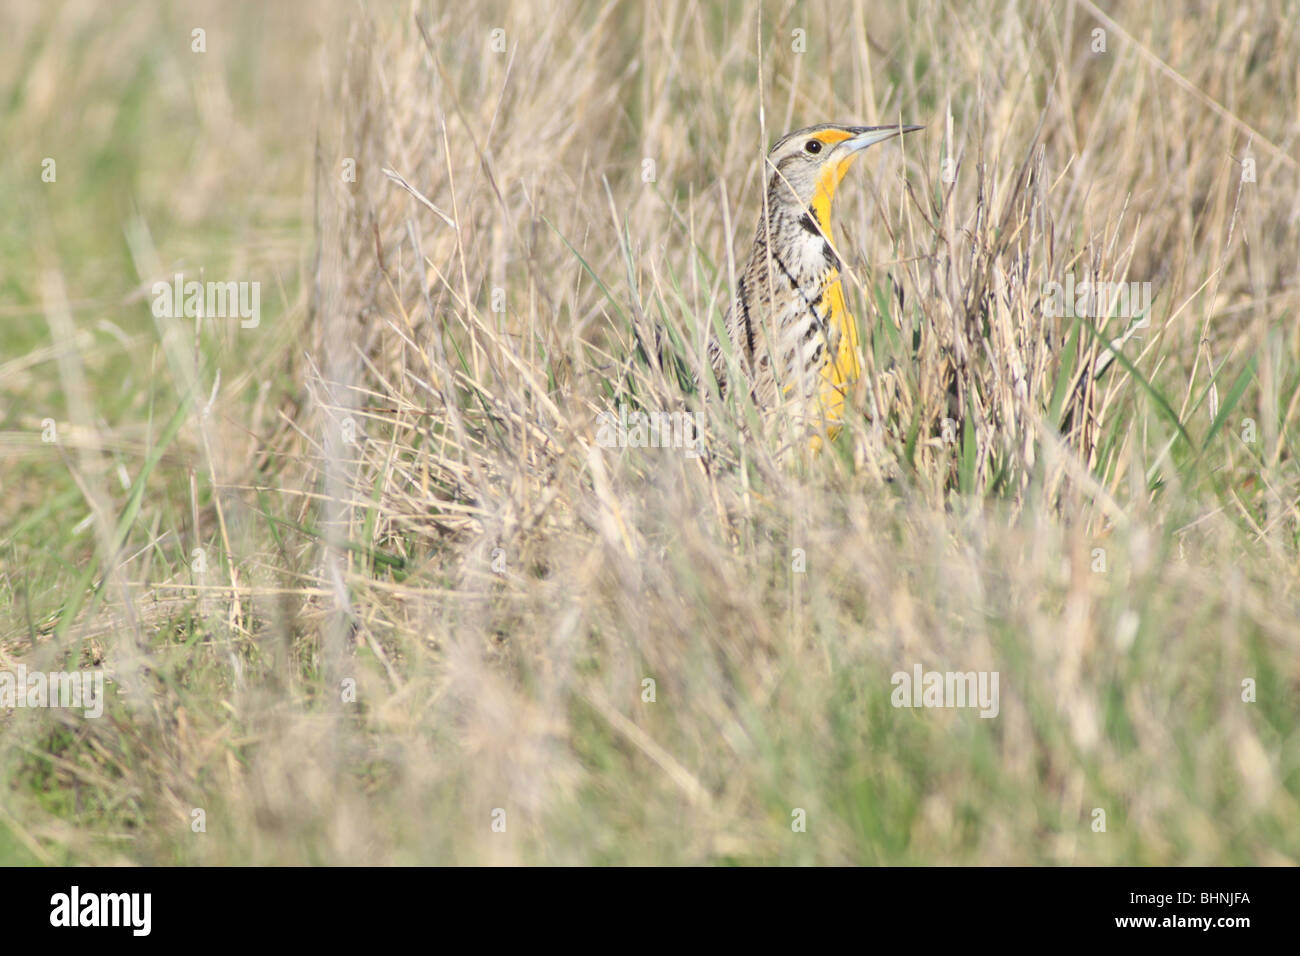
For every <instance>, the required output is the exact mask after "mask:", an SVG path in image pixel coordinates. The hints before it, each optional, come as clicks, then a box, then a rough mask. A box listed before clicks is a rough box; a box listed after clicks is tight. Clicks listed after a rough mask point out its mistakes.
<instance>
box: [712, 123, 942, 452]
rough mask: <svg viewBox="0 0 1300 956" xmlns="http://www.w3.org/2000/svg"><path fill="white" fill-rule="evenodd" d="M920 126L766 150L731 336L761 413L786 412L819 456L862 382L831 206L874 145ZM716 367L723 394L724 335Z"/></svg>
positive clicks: (829, 130)
mask: <svg viewBox="0 0 1300 956" xmlns="http://www.w3.org/2000/svg"><path fill="white" fill-rule="evenodd" d="M923 128H924V127H921V126H911V125H906V126H905V125H895V126H843V125H839V124H833V123H823V124H821V125H818V126H809V127H806V128H804V129H800V130H795V131H794V132H792V133H787V134H786V135H785V136H783V137H781V139H779V140H778V141H777V143H776V145H774V146H773V147H772V149H771V150H770V151H769V152H768V155H767V168H768V169H770V170H771V175H770V177H769V178H768V181H767V195H766V201H765V202H764V204H763V209H762V211H761V212H760V213H759V219H758V229H757V231H756V235H755V236H754V245H753V248H752V251H751V252H750V254H749V260H748V262H747V263H746V265H745V268H744V270H743V271H742V272H741V275H740V278H739V280H738V281H737V283H736V290H735V296H734V298H733V300H732V302H731V306H730V308H729V310H728V312H727V316H726V319H725V321H724V328H725V331H726V335H727V338H728V340H729V341H730V346H731V349H730V351H731V354H732V355H734V356H735V357H736V359H737V361H738V364H739V369H740V371H741V373H742V374H743V376H744V378H745V380H746V382H747V384H748V386H749V390H750V394H751V396H752V398H753V400H754V403H755V405H756V406H757V407H758V408H759V409H760V410H762V411H763V412H764V414H770V413H771V412H772V411H773V410H775V409H776V408H778V407H781V406H782V405H784V406H785V408H786V409H787V410H788V411H789V413H790V415H791V417H792V420H793V422H794V424H795V427H796V429H797V432H805V431H806V432H809V433H811V435H810V444H811V446H812V448H813V450H814V451H816V450H819V449H820V448H821V446H822V441H823V438H825V439H826V440H830V441H833V440H834V439H835V437H836V436H837V435H838V434H839V432H840V429H841V427H842V425H843V418H844V404H845V396H846V394H847V392H848V389H849V388H850V387H851V386H852V385H853V383H854V382H856V381H857V380H858V378H859V377H860V376H861V374H862V366H861V362H860V359H859V358H858V351H859V341H858V330H857V323H856V322H855V321H854V319H853V316H852V315H850V314H849V310H848V306H847V305H846V303H845V301H844V289H843V287H842V285H841V283H840V269H841V265H842V263H841V260H840V257H839V254H838V253H837V252H836V248H835V238H834V233H833V230H832V222H831V203H832V201H833V200H834V198H835V191H836V189H837V187H838V186H839V185H840V182H841V181H842V180H843V179H844V176H845V174H846V173H847V172H848V171H849V168H850V167H851V166H852V165H853V161H854V160H855V159H857V157H858V155H859V154H860V153H861V152H862V151H863V150H864V149H866V148H867V147H868V146H872V145H874V144H876V143H880V142H884V141H885V140H887V139H892V138H893V137H895V136H901V135H903V134H904V133H911V132H914V131H916V130H919V129H923ZM709 363H710V365H711V366H712V370H713V374H714V378H715V379H716V380H717V382H718V387H719V391H720V394H722V395H725V394H726V391H727V387H728V376H727V366H728V357H727V353H726V350H724V348H723V345H722V342H721V341H720V340H719V338H718V336H717V335H716V334H715V335H711V336H710V340H709Z"/></svg>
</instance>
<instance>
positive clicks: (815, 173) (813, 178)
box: [767, 123, 923, 228]
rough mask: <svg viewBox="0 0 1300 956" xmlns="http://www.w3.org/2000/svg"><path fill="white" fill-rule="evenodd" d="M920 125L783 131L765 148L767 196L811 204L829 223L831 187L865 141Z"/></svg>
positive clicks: (871, 142) (770, 199) (773, 200)
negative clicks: (783, 134)
mask: <svg viewBox="0 0 1300 956" xmlns="http://www.w3.org/2000/svg"><path fill="white" fill-rule="evenodd" d="M922 128H923V127H920V126H837V125H834V124H830V123H827V124H823V125H821V126H809V127H808V128H807V129H801V130H796V131H795V132H793V133H787V134H786V135H785V136H783V137H781V139H780V141H778V142H777V144H776V145H775V146H773V147H772V150H771V152H769V153H768V154H767V161H768V164H769V165H768V169H769V172H770V178H769V179H768V202H769V203H781V204H789V205H796V206H802V207H805V208H812V209H813V210H814V212H816V213H817V218H818V220H819V221H820V222H821V223H822V226H823V228H827V227H828V225H829V223H830V203H831V199H832V198H833V197H834V195H835V187H837V186H838V185H839V184H840V180H842V179H843V178H844V174H845V173H847V172H848V171H849V167H850V166H852V165H853V161H854V160H855V159H857V157H858V154H859V153H860V152H862V151H863V150H864V149H866V148H867V147H868V146H873V145H875V144H876V143H879V142H883V141H884V140H887V139H892V138H893V137H895V136H901V135H902V134H903V133H910V132H912V131H913V130H918V129H922Z"/></svg>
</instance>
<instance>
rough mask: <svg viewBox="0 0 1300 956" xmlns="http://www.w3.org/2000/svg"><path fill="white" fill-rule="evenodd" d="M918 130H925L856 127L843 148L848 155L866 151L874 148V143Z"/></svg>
mask: <svg viewBox="0 0 1300 956" xmlns="http://www.w3.org/2000/svg"><path fill="white" fill-rule="evenodd" d="M918 129H925V127H924V126H857V127H854V128H853V130H852V132H853V135H852V136H850V137H849V138H848V139H846V140H844V142H843V144H842V145H843V147H844V148H845V149H847V150H848V151H849V152H850V153H856V152H859V151H860V150H864V149H866V148H867V147H868V146H874V145H876V143H881V142H884V141H885V140H887V139H893V138H894V137H895V136H902V135H903V134H904V133H912V132H915V131H916V130H918Z"/></svg>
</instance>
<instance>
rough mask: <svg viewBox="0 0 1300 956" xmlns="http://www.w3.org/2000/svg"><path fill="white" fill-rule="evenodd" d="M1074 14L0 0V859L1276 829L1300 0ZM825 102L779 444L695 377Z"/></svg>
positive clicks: (639, 854)
mask: <svg viewBox="0 0 1300 956" xmlns="http://www.w3.org/2000/svg"><path fill="white" fill-rule="evenodd" d="M1104 7H1105V9H1104V10H1103V9H1100V8H1099V7H1097V6H1094V5H1093V4H1092V3H1090V2H1086V0H1080V2H1068V0H1056V2H1051V3H1048V4H1037V3H1031V2H1028V0H1020V2H1013V3H1006V2H993V0H978V2H975V3H971V4H960V5H953V6H948V5H945V4H940V3H936V2H926V0H909V2H907V3H904V4H866V3H861V2H858V3H855V4H853V5H851V6H847V7H846V5H843V4H831V3H794V4H789V3H782V4H775V3H773V4H765V5H764V6H763V7H762V10H761V12H760V10H759V9H758V8H757V7H755V6H752V5H744V4H739V3H737V4H724V3H718V2H707V3H700V2H691V0H665V2H663V3H659V4H655V5H653V9H651V8H650V7H643V6H641V5H637V4H632V3H578V2H571V3H555V4H553V5H550V6H549V8H548V6H547V5H545V4H534V3H527V4H525V3H521V2H505V3H503V2H484V3H475V4H473V5H471V6H470V7H468V8H466V7H464V6H463V5H456V6H454V7H453V5H449V4H429V3H423V2H422V3H381V2H368V3H360V4H356V3H339V4H334V5H316V4H312V5H308V4H305V3H304V4H259V3H251V2H248V3H244V2H237V3H217V2H215V0H213V2H195V3H189V2H185V3H182V2H179V0H178V2H174V3H160V2H144V0H135V2H127V3H122V4H114V5H111V6H108V5H96V4H84V3H55V4H44V3H36V2H24V0H11V2H8V3H6V5H5V9H6V22H7V26H8V29H6V30H5V31H4V33H3V35H0V121H2V122H3V128H4V129H5V131H6V134H7V135H6V136H5V147H4V149H3V150H0V199H2V200H3V204H4V208H6V209H8V210H10V211H11V214H10V215H9V216H7V217H6V218H5V220H4V221H3V223H0V318H2V319H3V326H2V328H3V333H2V334H3V348H2V349H0V461H3V468H2V469H0V788H2V789H3V797H2V798H0V863H41V864H62V863H163V864H170V863H174V864H187V865H188V864H246V863H263V864H269V863H279V864H297V863H327V864H363V863H392V864H398V863H400V864H409V863H455V864H530V863H557V864H604V863H611V864H641V863H657V864H658V863H662V864H699V863H732V864H773V863H782V864H976V863H991V864H1012V863H1031V864H1058V865H1059V864H1080V865H1094V864H1264V865H1275V864H1293V863H1295V862H1297V861H1298V860H1300V802H1298V801H1300V730H1298V724H1300V721H1298V717H1300V462H1298V461H1297V450H1298V449H1300V322H1298V321H1297V305H1300V282H1298V276H1300V269H1298V266H1297V264H1298V263H1300V165H1298V163H1297V156H1298V155H1300V150H1298V149H1297V143H1298V142H1300V6H1298V5H1297V3H1296V2H1294V0H1288V2H1283V0H1246V2H1244V3H1227V2H1224V0H1205V2H1202V3H1196V4H1188V5H1186V7H1185V8H1184V7H1183V6H1182V5H1179V4H1148V3H1137V2H1131V3H1129V2H1121V3H1115V4H1106V5H1104ZM10 11H12V16H11V13H10ZM195 31H199V32H195ZM826 121H833V122H845V123H861V124H885V123H894V122H903V123H919V124H924V126H925V127H926V128H925V130H923V131H921V132H918V133H914V134H912V135H910V136H908V137H905V138H903V139H901V140H895V141H892V142H890V143H887V144H883V145H880V146H877V147H874V148H872V149H871V150H870V151H868V152H867V153H866V154H864V156H863V158H862V159H860V160H859V162H858V164H857V166H856V167H855V168H854V169H853V171H852V172H851V173H850V174H849V176H848V178H847V179H846V180H845V182H844V184H843V185H842V186H841V188H840V191H839V194H838V196H837V199H836V222H837V231H838V245H839V247H840V251H841V253H842V255H843V258H844V260H845V263H846V277H845V291H846V294H847V296H848V299H849V302H850V305H851V306H852V308H853V311H854V313H855V315H856V316H857V321H858V323H859V326H860V330H861V336H862V340H863V342H864V355H863V359H864V367H865V371H866V374H865V375H864V377H863V379H862V380H861V382H860V383H859V384H858V386H857V387H856V389H855V391H854V392H853V394H851V395H850V401H849V405H850V415H849V420H848V422H847V424H846V427H845V428H844V430H843V431H842V433H841V434H840V435H839V436H838V438H837V439H836V440H835V442H834V443H833V444H831V445H830V446H829V447H828V448H827V449H825V450H824V451H823V452H822V453H820V454H813V453H811V452H810V451H808V450H807V449H806V448H805V447H804V445H803V443H800V444H799V445H798V446H797V447H795V448H794V449H788V448H785V447H784V446H783V445H782V432H781V427H780V426H781V423H780V421H779V417H780V416H778V420H776V421H775V422H772V421H768V420H766V419H765V418H764V417H763V416H760V415H758V414H757V413H756V410H755V409H754V408H752V407H751V406H750V405H749V403H748V401H747V400H746V397H745V396H744V395H743V392H742V394H740V395H739V396H738V395H737V394H736V391H735V390H733V391H732V392H731V393H729V394H728V395H727V396H726V397H725V399H724V398H721V397H720V396H718V395H717V393H716V391H714V392H713V394H712V395H706V394H704V392H707V391H709V390H710V388H711V379H710V378H709V377H708V376H707V375H705V376H702V378H701V381H703V382H705V383H706V384H705V386H703V391H701V389H700V388H697V386H696V385H695V375H694V374H693V373H696V372H699V371H701V370H702V369H703V368H705V367H706V358H705V355H706V353H705V350H706V348H707V340H708V335H709V332H710V330H711V329H712V328H715V327H717V324H718V323H720V322H721V320H722V315H723V313H724V311H725V309H726V305H727V302H728V299H729V296H730V294H731V290H732V289H733V288H734V276H735V275H736V273H737V270H739V269H740V268H741V267H743V262H744V256H745V255H746V254H747V252H748V248H749V244H750V241H751V239H752V236H753V232H752V230H753V226H754V222H755V220H756V218H757V216H758V215H759V209H760V205H761V187H762V183H763V181H764V179H765V174H764V169H763V162H762V159H763V154H764V152H765V150H766V148H767V147H768V146H769V145H770V144H771V143H773V142H774V141H775V140H776V139H777V138H778V137H779V136H780V135H781V134H783V133H784V132H786V131H787V130H790V129H794V128H798V127H801V126H806V125H810V124H813V123H818V122H826ZM402 183H405V184H406V185H407V187H408V188H404V187H403V185H402ZM15 213H16V214H15ZM177 275H180V276H181V277H182V279H181V280H180V281H182V282H189V281H198V282H201V283H206V282H214V283H225V282H232V283H236V284H242V285H239V289H240V291H241V292H244V291H247V290H253V289H255V290H256V294H257V295H258V300H257V301H258V302H259V304H260V307H259V310H258V311H257V312H256V314H254V315H251V316H249V315H243V316H241V315H233V316H231V315H227V316H225V317H217V316H212V315H207V316H196V315H191V314H186V310H185V309H184V308H183V307H182V306H181V305H180V304H179V303H176V302H173V303H171V306H170V307H167V306H163V305H160V301H162V299H163V298H164V297H165V295H166V293H165V292H164V291H162V290H164V289H168V288H170V287H171V286H172V285H173V282H174V281H175V280H176V276H177ZM1083 283H1092V284H1095V283H1125V284H1129V283H1135V284H1136V285H1134V286H1132V288H1133V289H1134V290H1135V291H1136V290H1141V291H1142V293H1143V295H1138V296H1136V297H1135V298H1134V299H1133V300H1131V301H1129V302H1128V303H1127V304H1119V303H1116V302H1114V301H1098V300H1090V299H1089V298H1088V297H1087V296H1079V297H1077V298H1074V297H1073V296H1072V295H1066V296H1065V297H1064V298H1062V290H1071V291H1072V292H1073V291H1076V290H1078V289H1079V288H1080V286H1081V285H1082V284H1083ZM232 288H234V287H232ZM1126 288H1128V286H1127V285H1126ZM1147 295H1149V301H1148V299H1147V298H1146V296H1147ZM1135 303H1138V304H1135ZM642 412H644V413H657V414H664V415H674V416H680V415H683V414H686V413H690V414H691V415H693V416H695V418H694V419H693V420H695V421H698V422H700V423H701V424H702V429H703V449H704V454H702V455H701V454H697V453H696V452H697V451H698V449H692V448H689V447H617V446H615V447H610V443H609V442H608V441H606V440H604V438H603V437H602V431H601V425H602V423H607V422H608V420H609V418H608V416H609V415H611V414H612V415H613V416H615V417H617V416H619V415H620V414H627V415H631V416H632V417H633V419H635V416H636V415H637V414H638V413H642ZM633 444H636V442H635V439H634V440H633ZM20 668H22V669H24V670H23V672H24V673H40V674H51V673H74V672H75V673H79V674H85V675H93V674H96V673H98V674H102V675H103V679H104V688H105V699H104V701H103V713H102V715H100V716H94V717H92V716H87V715H86V714H85V712H84V711H85V709H84V708H80V709H79V708H72V707H39V706H16V703H15V706H6V705H5V700H4V697H3V692H4V684H3V679H4V675H5V674H11V675H12V674H17V673H19V670H20ZM918 669H919V670H920V671H922V672H938V673H940V674H947V673H957V674H967V673H973V674H975V675H977V676H978V677H979V679H981V680H991V679H992V678H993V675H996V680H997V684H996V687H997V691H998V693H997V696H996V699H995V707H994V708H985V716H981V712H980V709H979V708H972V707H902V706H898V704H899V702H900V695H899V693H898V691H897V689H896V686H897V685H898V683H899V681H900V679H901V678H899V677H898V676H897V675H907V676H909V677H910V676H911V675H913V674H914V673H916V672H917V670H918ZM994 710H995V711H996V712H995V713H993V712H992V711H994Z"/></svg>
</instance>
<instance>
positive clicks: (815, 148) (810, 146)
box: [804, 139, 822, 153]
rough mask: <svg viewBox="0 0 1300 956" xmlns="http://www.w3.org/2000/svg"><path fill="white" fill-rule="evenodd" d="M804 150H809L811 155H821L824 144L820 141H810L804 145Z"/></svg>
mask: <svg viewBox="0 0 1300 956" xmlns="http://www.w3.org/2000/svg"><path fill="white" fill-rule="evenodd" d="M804 149H806V150H808V152H810V153H820V152H821V151H822V142H821V140H819V139H810V140H808V142H807V144H805V145H804Z"/></svg>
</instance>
